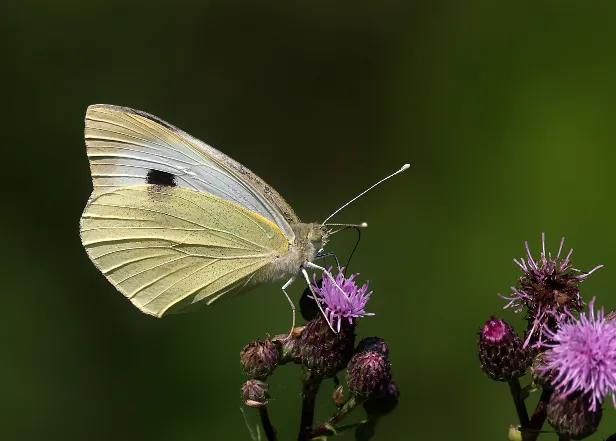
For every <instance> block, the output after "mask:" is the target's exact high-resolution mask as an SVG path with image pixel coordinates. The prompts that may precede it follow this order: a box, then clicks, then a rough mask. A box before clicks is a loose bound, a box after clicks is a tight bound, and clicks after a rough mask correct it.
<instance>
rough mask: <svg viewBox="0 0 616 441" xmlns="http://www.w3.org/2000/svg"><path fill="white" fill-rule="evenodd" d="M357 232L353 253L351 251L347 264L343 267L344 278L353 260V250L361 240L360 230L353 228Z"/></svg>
mask: <svg viewBox="0 0 616 441" xmlns="http://www.w3.org/2000/svg"><path fill="white" fill-rule="evenodd" d="M355 230H357V242H355V246H354V247H353V251H351V255H350V256H349V258H348V260H347V264H346V266H345V267H344V277H346V274H347V271H348V270H349V265H351V259H352V258H353V254H355V250H356V249H357V247H358V246H359V241H360V240H361V230H360V229H359V228H357V227H356V228H355Z"/></svg>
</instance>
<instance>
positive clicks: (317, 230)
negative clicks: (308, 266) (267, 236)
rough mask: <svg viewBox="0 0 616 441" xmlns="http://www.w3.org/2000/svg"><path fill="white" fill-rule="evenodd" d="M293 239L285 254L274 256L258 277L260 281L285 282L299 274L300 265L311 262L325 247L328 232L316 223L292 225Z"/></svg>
mask: <svg viewBox="0 0 616 441" xmlns="http://www.w3.org/2000/svg"><path fill="white" fill-rule="evenodd" d="M291 228H292V229H293V232H294V233H295V239H294V240H293V242H291V243H289V249H288V250H287V252H286V253H281V254H276V255H275V256H274V260H273V261H272V263H271V264H269V265H268V266H267V267H266V268H264V271H263V272H262V273H261V275H260V276H261V277H259V279H260V281H270V282H273V281H285V280H287V279H289V278H290V277H292V276H294V275H296V274H297V273H299V271H300V269H301V267H302V265H304V264H305V263H306V262H312V261H313V260H314V258H315V257H316V255H317V252H318V251H319V250H320V249H321V248H322V247H323V246H324V245H325V243H326V242H327V239H328V231H327V230H326V229H325V228H324V227H323V226H322V225H321V224H317V223H311V224H304V223H299V224H295V225H292V226H291Z"/></svg>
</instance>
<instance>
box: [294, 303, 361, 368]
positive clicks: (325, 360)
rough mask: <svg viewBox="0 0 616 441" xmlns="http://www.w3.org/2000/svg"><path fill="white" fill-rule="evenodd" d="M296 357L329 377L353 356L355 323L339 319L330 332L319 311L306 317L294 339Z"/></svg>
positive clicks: (305, 364) (343, 366)
mask: <svg viewBox="0 0 616 441" xmlns="http://www.w3.org/2000/svg"><path fill="white" fill-rule="evenodd" d="M298 347H299V350H298V353H297V359H298V360H301V363H302V364H303V365H304V366H305V367H306V368H308V369H309V370H310V371H312V372H313V373H315V374H319V375H322V376H324V377H332V376H334V375H335V374H336V373H337V372H338V371H340V370H342V369H344V368H345V367H346V365H347V363H348V362H349V360H350V359H351V357H352V356H353V348H354V347H355V326H354V325H352V324H349V323H347V322H344V323H342V327H341V329H340V331H339V332H337V333H334V332H332V330H331V329H330V327H329V323H327V321H326V320H325V317H323V315H322V314H319V315H318V316H316V317H315V318H314V319H312V320H310V321H309V322H308V324H307V325H306V327H305V328H304V330H303V331H302V332H301V334H300V336H299V340H298Z"/></svg>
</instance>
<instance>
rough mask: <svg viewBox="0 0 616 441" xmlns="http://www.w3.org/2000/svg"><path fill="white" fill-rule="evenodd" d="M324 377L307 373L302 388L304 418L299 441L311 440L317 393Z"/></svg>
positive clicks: (301, 422)
mask: <svg viewBox="0 0 616 441" xmlns="http://www.w3.org/2000/svg"><path fill="white" fill-rule="evenodd" d="M322 381H323V377H322V376H321V375H317V374H313V373H311V372H310V371H306V374H305V378H304V384H303V386H302V416H301V421H300V426H299V435H298V437H297V439H298V441H306V440H309V439H310V437H309V436H310V432H311V431H312V424H313V422H314V406H315V403H316V399H317V393H318V392H319V387H320V386H321V382H322Z"/></svg>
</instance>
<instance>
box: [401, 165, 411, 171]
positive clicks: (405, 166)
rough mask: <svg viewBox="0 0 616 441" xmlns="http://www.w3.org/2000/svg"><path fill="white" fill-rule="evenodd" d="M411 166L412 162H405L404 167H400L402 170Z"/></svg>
mask: <svg viewBox="0 0 616 441" xmlns="http://www.w3.org/2000/svg"><path fill="white" fill-rule="evenodd" d="M410 166H411V164H404V165H403V166H402V168H401V169H400V171H404V170H406V169H407V168H409V167H410Z"/></svg>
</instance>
